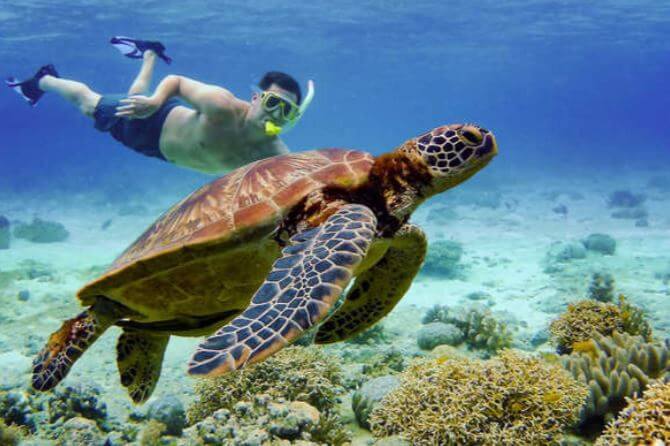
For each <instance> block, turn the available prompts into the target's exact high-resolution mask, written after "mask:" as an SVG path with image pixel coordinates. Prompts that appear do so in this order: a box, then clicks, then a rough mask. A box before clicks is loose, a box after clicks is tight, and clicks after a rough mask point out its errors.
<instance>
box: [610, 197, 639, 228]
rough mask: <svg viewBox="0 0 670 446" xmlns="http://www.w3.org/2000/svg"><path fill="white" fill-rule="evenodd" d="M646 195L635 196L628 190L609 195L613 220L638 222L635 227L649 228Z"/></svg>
mask: <svg viewBox="0 0 670 446" xmlns="http://www.w3.org/2000/svg"><path fill="white" fill-rule="evenodd" d="M646 199H647V197H646V196H645V195H644V194H634V193H632V192H630V191H627V190H618V191H614V192H612V193H611V194H610V195H609V198H608V201H607V207H609V208H613V209H614V211H613V212H612V214H611V216H612V218H623V219H629V220H636V222H635V226H641V227H644V226H648V225H649V223H648V222H647V216H648V213H647V210H646V209H645V208H644V202H645V200H646Z"/></svg>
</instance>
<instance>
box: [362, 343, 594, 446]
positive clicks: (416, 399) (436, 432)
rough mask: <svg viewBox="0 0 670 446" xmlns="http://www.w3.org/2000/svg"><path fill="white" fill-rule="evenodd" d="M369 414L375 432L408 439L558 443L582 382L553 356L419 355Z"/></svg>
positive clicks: (428, 442) (445, 442)
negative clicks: (479, 357) (452, 357)
mask: <svg viewBox="0 0 670 446" xmlns="http://www.w3.org/2000/svg"><path fill="white" fill-rule="evenodd" d="M401 377H402V384H401V385H400V387H399V388H398V389H396V390H395V391H393V392H391V394H389V395H388V396H387V397H386V398H384V400H383V401H382V403H381V405H380V406H378V407H377V408H375V410H374V411H373V413H372V417H371V426H372V432H373V434H374V435H375V436H377V437H384V436H389V435H401V436H402V437H404V438H405V439H408V440H410V442H411V443H412V444H413V445H435V444H440V445H482V444H524V445H557V444H559V442H560V439H561V433H562V432H563V430H564V429H565V428H567V427H569V426H571V425H572V424H573V423H574V422H576V421H577V419H578V413H579V408H580V407H581V404H582V402H583V400H584V398H585V396H586V393H587V390H586V388H585V386H584V385H583V384H581V383H578V382H577V381H575V380H574V379H573V378H572V377H571V376H570V375H569V373H567V372H566V371H565V370H563V369H562V368H561V367H560V366H558V365H555V364H548V363H545V362H544V361H542V360H540V359H537V358H533V357H529V356H525V355H521V354H519V353H517V352H514V351H511V350H505V351H503V352H502V353H501V354H500V355H499V356H497V357H495V358H493V359H489V360H485V361H484V360H468V359H461V360H446V361H441V360H423V361H420V362H418V363H416V364H414V365H413V366H411V367H410V368H409V369H408V370H407V371H406V372H405V373H403V375H401Z"/></svg>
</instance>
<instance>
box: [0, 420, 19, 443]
mask: <svg viewBox="0 0 670 446" xmlns="http://www.w3.org/2000/svg"><path fill="white" fill-rule="evenodd" d="M23 434H24V432H23V431H22V430H21V429H20V428H19V427H17V426H14V425H9V426H7V425H6V424H5V420H3V419H2V418H0V444H1V445H6V446H16V445H18V444H20V443H21V438H22V437H23Z"/></svg>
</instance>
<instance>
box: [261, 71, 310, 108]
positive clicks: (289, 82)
mask: <svg viewBox="0 0 670 446" xmlns="http://www.w3.org/2000/svg"><path fill="white" fill-rule="evenodd" d="M272 84H275V85H276V86H278V87H279V88H281V89H283V90H286V91H289V92H291V93H293V94H294V95H295V97H296V99H297V103H298V104H300V101H302V93H301V91H300V85H299V84H298V82H296V80H295V79H293V78H292V77H291V76H289V75H288V74H286V73H282V72H281V71H268V72H267V73H265V76H263V79H261V81H260V82H259V83H258V86H259V87H260V88H261V90H267V89H268V88H270V86H271V85H272Z"/></svg>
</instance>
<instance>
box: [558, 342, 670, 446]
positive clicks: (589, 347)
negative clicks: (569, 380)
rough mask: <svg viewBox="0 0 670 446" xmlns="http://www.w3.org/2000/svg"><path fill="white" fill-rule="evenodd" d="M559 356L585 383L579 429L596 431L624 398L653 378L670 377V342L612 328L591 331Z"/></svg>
mask: <svg viewBox="0 0 670 446" xmlns="http://www.w3.org/2000/svg"><path fill="white" fill-rule="evenodd" d="M560 359H561V363H562V364H563V367H564V368H565V369H567V370H568V371H569V372H570V373H571V374H572V375H573V377H574V378H575V379H577V380H579V381H581V382H583V383H585V384H586V385H588V387H589V395H588V397H587V399H586V402H585V404H584V406H583V407H582V410H581V412H580V415H579V417H580V424H579V426H580V430H581V431H582V432H585V433H587V434H588V433H594V432H595V433H597V432H599V431H600V430H602V428H603V426H604V424H605V423H606V422H608V421H610V420H612V419H613V418H614V417H615V416H616V415H617V413H618V412H619V411H620V410H621V409H622V408H623V407H624V406H625V404H626V401H625V398H627V397H629V398H630V397H632V396H634V395H635V394H639V393H640V392H643V391H644V390H645V388H646V387H647V386H648V385H649V383H650V382H651V381H652V380H654V379H660V380H662V381H666V382H667V381H670V345H669V343H668V342H667V341H666V343H665V345H660V344H653V343H646V342H644V340H643V339H642V338H640V337H637V336H631V335H628V334H622V333H619V332H615V333H613V334H612V336H609V337H608V336H603V335H600V334H598V333H595V334H593V339H591V340H588V341H585V342H581V343H578V344H575V351H574V352H573V353H572V354H571V355H569V356H564V357H562V358H560Z"/></svg>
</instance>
